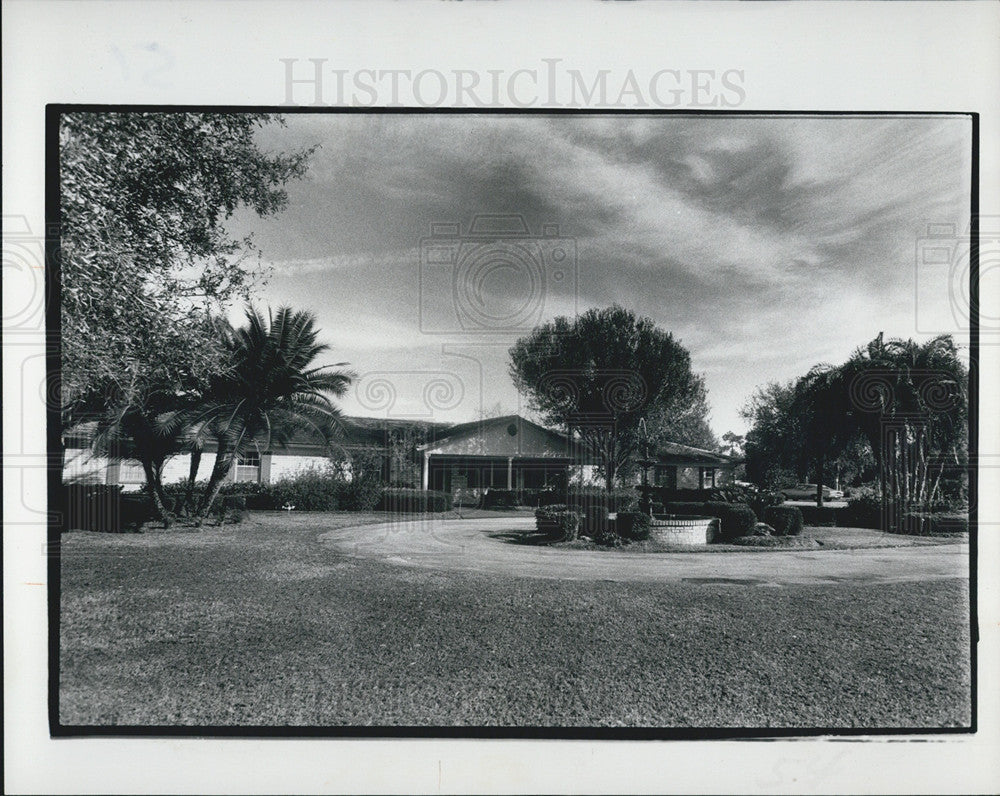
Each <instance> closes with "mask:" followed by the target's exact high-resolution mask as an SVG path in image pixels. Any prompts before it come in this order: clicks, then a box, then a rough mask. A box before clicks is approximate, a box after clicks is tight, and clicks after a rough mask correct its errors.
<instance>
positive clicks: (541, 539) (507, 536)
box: [489, 528, 562, 547]
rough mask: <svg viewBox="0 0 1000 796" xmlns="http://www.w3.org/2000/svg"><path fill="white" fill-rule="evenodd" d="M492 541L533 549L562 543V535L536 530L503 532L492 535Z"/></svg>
mask: <svg viewBox="0 0 1000 796" xmlns="http://www.w3.org/2000/svg"><path fill="white" fill-rule="evenodd" d="M489 536H490V538H491V539H499V540H500V541H501V542H505V543H506V544H519V545H528V546H531V547H544V546H547V545H553V544H555V543H556V542H561V541H562V535H561V534H552V533H541V532H539V531H537V530H536V529H534V528H532V529H531V530H526V531H502V532H500V533H491V534H490V535H489Z"/></svg>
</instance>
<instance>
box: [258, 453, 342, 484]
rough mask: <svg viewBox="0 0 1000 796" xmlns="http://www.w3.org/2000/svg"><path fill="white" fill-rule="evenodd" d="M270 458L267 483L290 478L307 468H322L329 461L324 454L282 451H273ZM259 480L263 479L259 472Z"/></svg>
mask: <svg viewBox="0 0 1000 796" xmlns="http://www.w3.org/2000/svg"><path fill="white" fill-rule="evenodd" d="M270 459H271V468H270V470H271V472H270V478H268V481H267V482H268V483H274V482H275V481H280V480H281V479H282V478H290V477H292V476H295V475H297V474H299V473H303V472H305V471H307V470H322V469H324V468H326V466H327V465H328V464H329V463H330V459H329V458H328V457H326V456H298V455H286V454H282V453H273V454H271V455H270ZM262 464H263V462H262ZM262 469H263V468H262ZM261 480H262V481H263V480H264V474H263V473H261Z"/></svg>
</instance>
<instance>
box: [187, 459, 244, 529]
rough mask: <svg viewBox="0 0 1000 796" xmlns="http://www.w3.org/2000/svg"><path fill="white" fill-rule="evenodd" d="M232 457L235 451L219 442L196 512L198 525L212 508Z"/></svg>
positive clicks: (230, 465) (231, 463) (231, 462)
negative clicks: (210, 472)
mask: <svg viewBox="0 0 1000 796" xmlns="http://www.w3.org/2000/svg"><path fill="white" fill-rule="evenodd" d="M234 459H235V452H234V451H233V450H231V449H230V448H229V447H228V446H226V445H223V444H222V443H221V442H220V444H219V450H218V452H217V453H216V454H215V466H214V467H212V475H211V476H210V477H209V479H208V486H207V487H206V488H205V494H204V496H203V497H202V499H201V503H200V504H199V505H198V511H197V512H196V516H197V519H198V525H201V523H202V522H203V521H204V520H205V517H207V516H208V512H209V511H210V510H211V508H212V503H214V502H215V498H216V497H218V494H219V490H220V489H222V480H223V479H224V478H225V477H226V474H227V473H228V472H229V469H230V468H231V467H232V465H233V460H234Z"/></svg>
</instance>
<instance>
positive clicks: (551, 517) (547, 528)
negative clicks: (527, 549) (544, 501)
mask: <svg viewBox="0 0 1000 796" xmlns="http://www.w3.org/2000/svg"><path fill="white" fill-rule="evenodd" d="M582 522H583V515H582V514H581V513H580V512H578V511H575V510H573V509H570V508H569V507H567V506H566V505H565V504H559V503H556V504H553V505H551V506H543V507H542V508H540V509H537V510H536V511H535V528H536V529H537V530H538V532H539V533H543V534H545V535H546V536H559V537H560V538H561V539H563V540H565V541H568V542H571V541H573V540H574V539H576V538H577V536H579V534H580V525H581V524H582Z"/></svg>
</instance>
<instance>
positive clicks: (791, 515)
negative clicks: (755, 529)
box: [764, 506, 802, 536]
mask: <svg viewBox="0 0 1000 796" xmlns="http://www.w3.org/2000/svg"><path fill="white" fill-rule="evenodd" d="M764 522H766V523H767V524H768V525H770V526H771V527H772V528H774V535H775V536H798V535H799V534H800V533H802V512H801V511H799V507H798V506H768V507H767V508H765V509H764Z"/></svg>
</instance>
